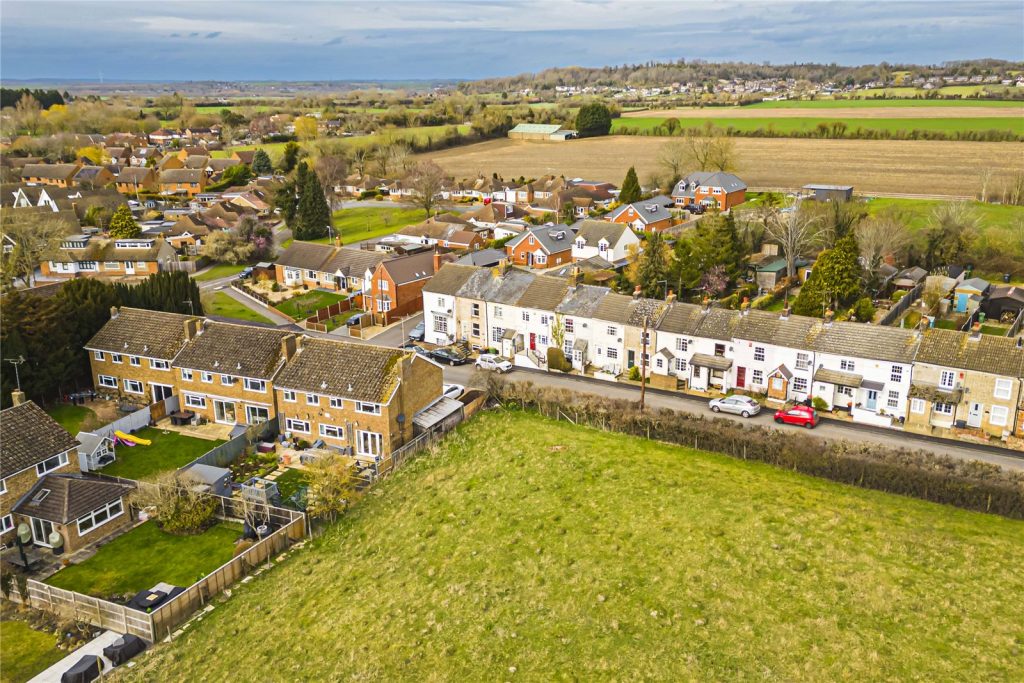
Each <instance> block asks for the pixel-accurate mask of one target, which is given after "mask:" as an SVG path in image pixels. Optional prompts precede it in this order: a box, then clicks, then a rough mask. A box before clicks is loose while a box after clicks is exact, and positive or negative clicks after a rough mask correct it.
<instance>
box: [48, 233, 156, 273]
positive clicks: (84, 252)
mask: <svg viewBox="0 0 1024 683" xmlns="http://www.w3.org/2000/svg"><path fill="white" fill-rule="evenodd" d="M173 260H176V256H175V254H174V249H173V248H172V247H171V246H170V245H169V244H167V243H166V242H165V241H163V240H161V239H151V238H140V239H113V240H104V239H98V238H94V237H90V236H89V235H72V236H69V237H67V238H65V239H64V241H63V242H61V246H60V249H59V250H58V253H57V254H55V255H53V256H52V257H51V258H50V259H49V260H48V261H44V262H43V263H42V264H40V271H41V272H42V274H43V275H45V276H47V277H57V278H73V277H135V276H145V275H152V274H153V273H158V272H160V271H161V270H164V268H165V265H166V264H167V263H168V262H170V261H173Z"/></svg>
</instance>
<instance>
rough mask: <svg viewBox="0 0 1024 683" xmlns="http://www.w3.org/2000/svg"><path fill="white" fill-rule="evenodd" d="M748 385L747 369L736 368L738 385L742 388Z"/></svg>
mask: <svg viewBox="0 0 1024 683" xmlns="http://www.w3.org/2000/svg"><path fill="white" fill-rule="evenodd" d="M746 385H747V369H746V368H736V386H737V387H739V388H740V389H742V388H743V387H745V386H746Z"/></svg>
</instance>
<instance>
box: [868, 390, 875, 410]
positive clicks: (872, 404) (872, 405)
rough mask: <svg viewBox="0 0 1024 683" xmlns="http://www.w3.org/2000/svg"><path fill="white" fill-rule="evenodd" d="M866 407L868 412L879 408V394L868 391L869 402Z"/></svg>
mask: <svg viewBox="0 0 1024 683" xmlns="http://www.w3.org/2000/svg"><path fill="white" fill-rule="evenodd" d="M865 407H866V408H867V409H868V410H874V409H875V408H877V407H878V392H877V391H875V390H874V389H868V400H867V403H866V404H865Z"/></svg>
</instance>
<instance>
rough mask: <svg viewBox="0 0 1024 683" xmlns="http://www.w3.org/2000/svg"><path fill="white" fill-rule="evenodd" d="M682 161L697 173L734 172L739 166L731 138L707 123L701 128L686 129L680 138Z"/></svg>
mask: <svg viewBox="0 0 1024 683" xmlns="http://www.w3.org/2000/svg"><path fill="white" fill-rule="evenodd" d="M682 150H683V154H684V156H683V159H684V160H685V164H686V166H687V167H688V168H691V169H694V170H698V171H735V170H736V168H737V166H738V165H739V160H738V155H737V153H736V145H735V143H734V142H733V140H732V138H730V137H727V136H726V135H725V134H724V132H723V131H722V130H721V129H719V128H715V126H714V125H713V124H712V123H711V122H710V121H708V122H707V123H706V124H705V125H704V127H703V128H698V129H693V128H691V129H688V130H687V131H686V132H685V133H684V134H683V137H682Z"/></svg>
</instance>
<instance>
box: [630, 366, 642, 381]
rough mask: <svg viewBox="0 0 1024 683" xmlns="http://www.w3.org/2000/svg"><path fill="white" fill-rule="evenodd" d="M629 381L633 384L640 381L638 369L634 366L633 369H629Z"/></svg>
mask: <svg viewBox="0 0 1024 683" xmlns="http://www.w3.org/2000/svg"><path fill="white" fill-rule="evenodd" d="M629 379H630V380H632V381H634V382H639V381H640V368H638V367H637V366H635V365H634V366H633V367H631V368H630V369H629Z"/></svg>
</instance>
